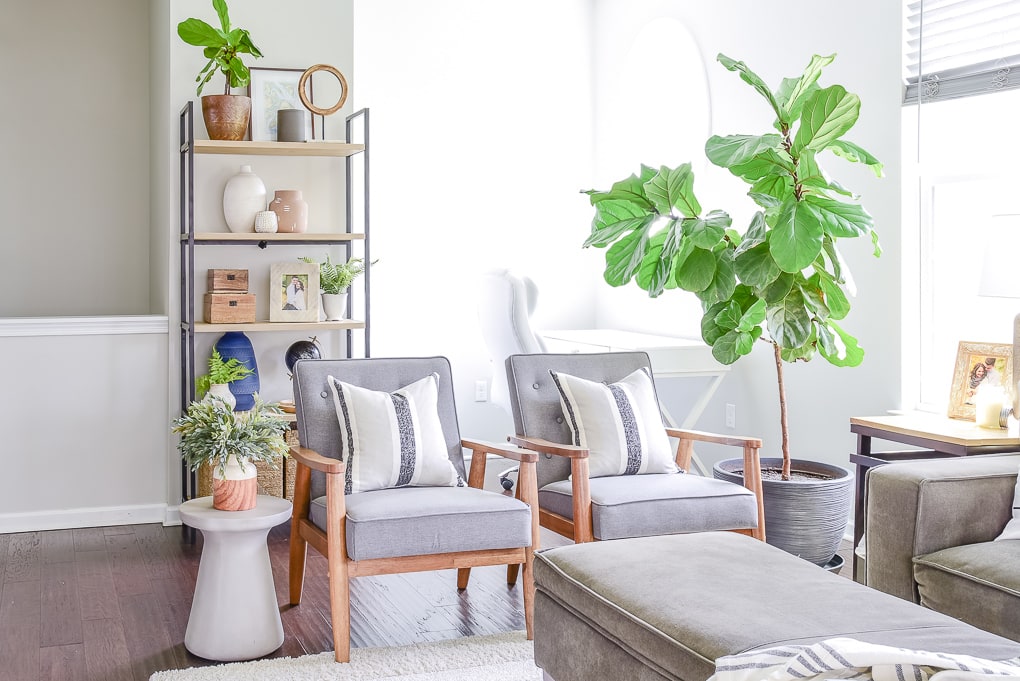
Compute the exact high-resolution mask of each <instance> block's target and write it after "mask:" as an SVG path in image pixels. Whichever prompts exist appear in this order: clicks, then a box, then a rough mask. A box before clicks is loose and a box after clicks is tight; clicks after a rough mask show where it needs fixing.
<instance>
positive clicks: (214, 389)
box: [195, 348, 255, 409]
mask: <svg viewBox="0 0 1020 681" xmlns="http://www.w3.org/2000/svg"><path fill="white" fill-rule="evenodd" d="M253 373H255V372H254V371H252V370H251V369H249V368H248V367H246V366H245V365H244V364H242V363H241V362H240V361H239V360H238V359H237V358H236V357H231V358H230V359H228V360H227V361H225V362H224V361H223V357H222V356H220V353H219V351H218V350H217V349H216V348H213V351H212V355H210V356H209V373H207V374H203V375H202V376H199V377H198V378H196V379H195V394H196V396H197V397H199V398H203V397H204V398H205V400H206V401H210V400H213V399H217V400H221V401H222V402H223V403H224V404H226V405H227V406H228V407H230V409H233V408H234V407H235V406H237V399H236V398H235V397H234V394H233V393H231V392H230V384H231V383H233V382H234V381H239V380H241V379H242V378H245V377H246V376H251V375H252V374H253Z"/></svg>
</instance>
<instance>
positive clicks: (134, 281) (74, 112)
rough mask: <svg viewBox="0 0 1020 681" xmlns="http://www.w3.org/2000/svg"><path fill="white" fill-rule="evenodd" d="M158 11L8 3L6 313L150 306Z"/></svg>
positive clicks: (132, 1) (120, 5)
mask: <svg viewBox="0 0 1020 681" xmlns="http://www.w3.org/2000/svg"><path fill="white" fill-rule="evenodd" d="M148 22H149V18H148V4H147V3H144V2H138V1H137V0H95V1H94V2H79V1H78V0H52V1H50V2H6V3H4V8H3V20H2V21H0V64H3V65H4V67H3V68H2V69H0V88H2V90H3V92H5V93H7V94H6V96H5V97H4V105H3V106H2V107H0V128H2V129H3V130H4V137H3V139H4V151H3V156H2V160H0V206H3V225H4V230H3V235H4V240H3V245H2V246H0V271H3V272H4V274H5V277H6V281H7V286H6V287H5V289H6V290H7V294H6V295H3V296H0V317H45V316H52V315H116V314H134V315H137V314H146V313H148V312H149V311H150V310H149V278H148V274H147V272H148V249H149V227H148V223H149V147H148V139H149V119H148V107H149V92H148V78H147V76H148V63H149V62H148V47H147V35H148ZM83 27H87V29H83ZM97 46H102V47H103V48H104V49H97Z"/></svg>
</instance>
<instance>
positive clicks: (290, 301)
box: [269, 262, 319, 322]
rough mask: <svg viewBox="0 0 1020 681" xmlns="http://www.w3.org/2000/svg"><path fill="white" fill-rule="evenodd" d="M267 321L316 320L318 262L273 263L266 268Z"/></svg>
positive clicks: (317, 314)
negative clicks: (267, 274) (267, 269)
mask: <svg viewBox="0 0 1020 681" xmlns="http://www.w3.org/2000/svg"><path fill="white" fill-rule="evenodd" d="M269 321H271V322H317V321H319V266H318V265H317V264H309V263H303V262H281V263H274V264H273V265H272V266H270V270H269Z"/></svg>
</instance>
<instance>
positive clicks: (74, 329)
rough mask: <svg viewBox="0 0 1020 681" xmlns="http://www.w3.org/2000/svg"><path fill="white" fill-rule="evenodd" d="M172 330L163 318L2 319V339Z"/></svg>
mask: <svg viewBox="0 0 1020 681" xmlns="http://www.w3.org/2000/svg"><path fill="white" fill-rule="evenodd" d="M169 331H170V318H169V317H166V316H160V315H136V316H129V315H125V316H115V317H15V318H6V319H0V338H16V337H25V336H115V335H128V334H135V335H137V334H165V333H168V332H169Z"/></svg>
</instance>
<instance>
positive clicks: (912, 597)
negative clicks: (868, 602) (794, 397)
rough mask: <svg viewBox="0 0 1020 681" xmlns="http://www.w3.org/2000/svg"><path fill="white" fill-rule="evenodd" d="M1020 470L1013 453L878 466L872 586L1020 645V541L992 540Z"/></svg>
mask: <svg viewBox="0 0 1020 681" xmlns="http://www.w3.org/2000/svg"><path fill="white" fill-rule="evenodd" d="M1018 466H1020V455H1016V454H1009V455H996V456H972V457H965V458H953V459H932V460H924V461H911V462H904V463H896V464H888V465H884V466H878V467H876V468H872V469H870V470H869V475H868V480H867V507H866V513H865V518H866V519H865V552H866V556H867V558H866V570H865V575H866V580H867V584H868V586H870V587H872V588H874V589H878V590H881V591H884V592H886V593H889V594H892V595H894V596H898V597H900V598H903V599H906V600H908V601H911V602H913V603H920V604H921V605H923V606H925V607H928V608H931V609H932V610H937V611H938V612H942V613H945V614H947V615H951V616H952V617H956V618H958V619H961V620H963V621H964V622H968V623H970V624H973V625H974V626H976V627H979V628H981V629H984V630H986V631H991V632H994V633H997V634H999V635H1001V636H1005V637H1008V638H1011V639H1014V640H1018V641H1020V541H1001V542H993V541H992V540H993V539H994V538H995V537H996V536H998V534H999V533H1000V532H1002V529H1003V527H1005V525H1006V523H1007V522H1008V521H1009V519H1010V517H1011V509H1012V506H1013V491H1014V487H1015V485H1016V478H1017V469H1018Z"/></svg>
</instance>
